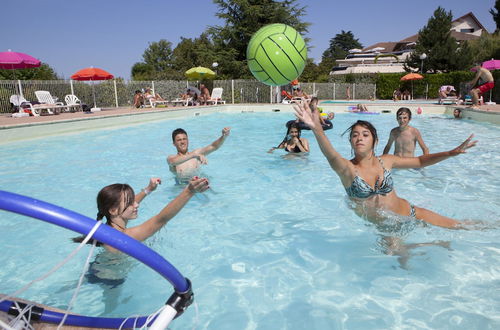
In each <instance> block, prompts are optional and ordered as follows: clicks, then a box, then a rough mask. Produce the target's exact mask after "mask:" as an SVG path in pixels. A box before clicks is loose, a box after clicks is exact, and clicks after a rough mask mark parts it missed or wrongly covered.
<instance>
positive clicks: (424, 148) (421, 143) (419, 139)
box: [416, 129, 429, 155]
mask: <svg viewBox="0 0 500 330" xmlns="http://www.w3.org/2000/svg"><path fill="white" fill-rule="evenodd" d="M416 138H417V142H418V145H419V146H420V148H421V149H422V153H423V154H424V155H428V154H429V148H427V146H426V145H425V142H424V139H422V135H421V134H420V131H419V130H418V129H416Z"/></svg>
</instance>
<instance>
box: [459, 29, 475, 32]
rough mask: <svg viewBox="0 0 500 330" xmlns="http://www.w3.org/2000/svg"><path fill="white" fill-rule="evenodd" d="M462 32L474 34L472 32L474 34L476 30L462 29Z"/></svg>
mask: <svg viewBox="0 0 500 330" xmlns="http://www.w3.org/2000/svg"><path fill="white" fill-rule="evenodd" d="M460 32H463V33H472V32H474V29H460Z"/></svg>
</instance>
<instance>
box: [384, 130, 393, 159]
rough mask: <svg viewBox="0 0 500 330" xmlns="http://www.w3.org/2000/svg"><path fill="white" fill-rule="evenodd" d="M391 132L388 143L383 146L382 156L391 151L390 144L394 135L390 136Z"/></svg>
mask: <svg viewBox="0 0 500 330" xmlns="http://www.w3.org/2000/svg"><path fill="white" fill-rule="evenodd" d="M392 132H393V131H391V134H389V141H387V144H386V145H385V148H384V152H383V154H384V155H386V154H388V153H389V151H391V147H392V143H393V142H394V135H393V134H392Z"/></svg>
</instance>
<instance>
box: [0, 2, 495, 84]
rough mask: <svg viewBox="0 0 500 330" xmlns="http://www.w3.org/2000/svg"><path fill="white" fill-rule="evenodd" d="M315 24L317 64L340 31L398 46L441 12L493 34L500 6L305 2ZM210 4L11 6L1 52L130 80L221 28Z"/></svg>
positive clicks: (62, 71) (2, 26)
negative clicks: (155, 48) (146, 62)
mask: <svg viewBox="0 0 500 330" xmlns="http://www.w3.org/2000/svg"><path fill="white" fill-rule="evenodd" d="M298 3H299V4H301V5H303V6H307V14H306V16H305V17H303V20H304V21H306V22H310V23H311V24H312V25H311V26H310V28H309V32H308V34H307V37H309V38H310V39H311V41H310V43H309V46H310V47H312V48H311V50H310V53H309V56H310V57H312V58H314V59H315V61H316V62H319V60H320V59H321V54H322V53H323V51H324V50H325V49H326V48H327V47H328V44H329V41H330V39H331V38H333V37H334V36H335V35H336V34H337V33H340V32H341V30H344V31H352V32H353V33H354V36H355V37H356V38H358V39H359V41H360V42H361V43H362V44H363V46H369V45H371V44H374V43H376V42H379V41H398V40H401V39H403V38H406V37H408V36H410V35H413V34H415V33H417V32H418V30H419V29H421V28H422V27H423V26H424V25H425V24H426V23H427V20H428V19H429V18H430V17H431V16H432V14H433V12H434V10H435V9H436V8H437V7H438V6H442V7H444V8H445V9H446V10H447V11H449V10H451V11H452V13H453V17H454V18H457V17H460V16H462V15H465V14H466V13H468V12H473V13H474V15H475V16H476V17H477V19H478V20H479V21H480V22H481V23H482V24H483V25H484V26H485V28H486V29H487V30H488V31H490V32H493V30H494V29H495V23H494V21H493V18H492V16H491V14H490V13H489V12H488V11H489V9H490V8H493V7H494V4H495V2H494V0H476V1H472V0H467V1H465V0H436V1H434V0H422V1H401V0H397V1H393V0H381V1H368V0H365V1H356V0H351V1H346V0H343V1H332V0H330V1H328V0H309V1H307V0H299V1H298ZM216 12H217V6H215V5H214V4H213V3H212V1H211V0H191V1H189V2H187V1H175V0H163V1H162V0H136V1H130V0H84V1H74V0H24V1H14V0H6V1H4V2H3V4H2V18H1V19H0V31H1V32H0V33H1V38H0V40H1V42H0V44H1V48H2V49H1V51H7V50H8V49H11V50H13V51H19V52H23V53H27V54H30V55H32V56H34V57H36V58H38V59H40V60H41V61H42V62H45V63H47V64H49V65H50V66H51V67H52V68H54V69H55V70H56V72H57V73H58V75H60V76H62V77H64V78H69V77H70V76H71V75H72V74H73V73H74V72H76V71H78V70H79V69H82V68H85V67H89V66H94V67H99V68H102V69H105V70H107V71H109V72H110V73H112V74H114V75H115V76H117V77H123V78H125V79H129V78H130V69H131V67H132V65H133V64H134V63H136V62H139V61H141V60H142V54H143V52H144V50H145V49H146V48H147V47H148V45H149V43H150V42H154V41H158V40H160V39H167V40H168V41H170V42H172V44H173V45H174V47H175V45H176V44H177V43H178V42H179V40H180V38H181V37H186V38H195V37H198V36H199V35H200V34H201V33H202V32H203V31H205V29H206V27H207V26H210V25H221V24H222V23H223V22H222V21H220V20H218V19H217V18H216V17H215V13H216Z"/></svg>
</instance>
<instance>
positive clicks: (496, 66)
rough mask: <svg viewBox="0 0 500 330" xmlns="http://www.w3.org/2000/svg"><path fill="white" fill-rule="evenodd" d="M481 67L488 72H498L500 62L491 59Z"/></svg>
mask: <svg viewBox="0 0 500 330" xmlns="http://www.w3.org/2000/svg"><path fill="white" fill-rule="evenodd" d="M481 66H482V67H483V68H485V69H488V70H498V69H500V60H494V59H491V60H489V61H485V62H483V64H481Z"/></svg>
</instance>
